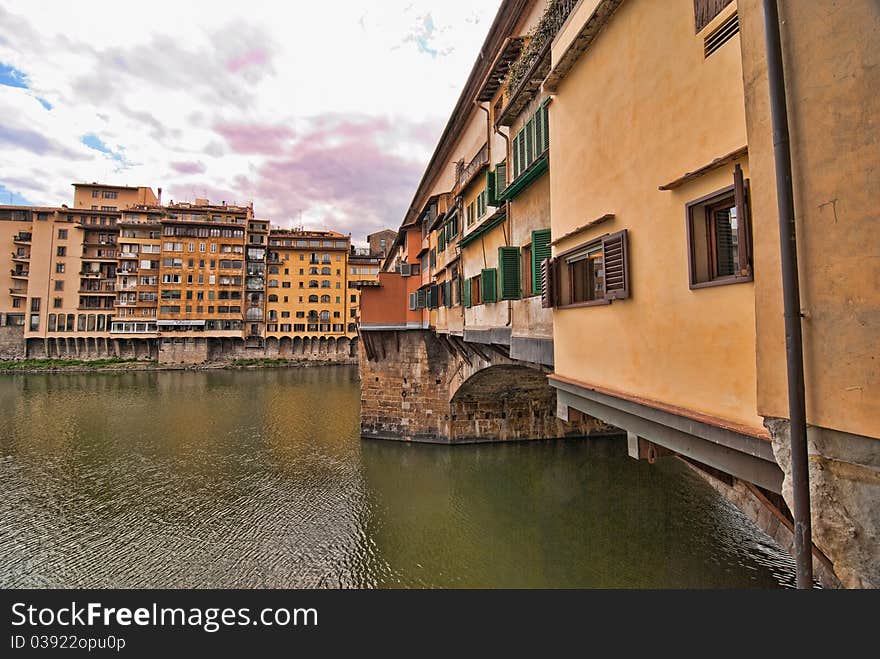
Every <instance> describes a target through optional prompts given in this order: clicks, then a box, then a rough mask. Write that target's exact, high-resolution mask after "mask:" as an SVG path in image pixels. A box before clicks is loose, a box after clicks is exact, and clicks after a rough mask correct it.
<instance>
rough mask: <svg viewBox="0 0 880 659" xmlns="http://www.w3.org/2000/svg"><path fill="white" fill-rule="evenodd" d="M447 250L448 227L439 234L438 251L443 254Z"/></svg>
mask: <svg viewBox="0 0 880 659" xmlns="http://www.w3.org/2000/svg"><path fill="white" fill-rule="evenodd" d="M445 249H446V227H445V226H444V227H443V228H442V229H440V231H439V232H438V234H437V251H438V252H442V251H443V250H445Z"/></svg>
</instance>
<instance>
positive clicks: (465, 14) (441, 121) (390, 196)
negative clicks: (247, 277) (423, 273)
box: [0, 0, 500, 241]
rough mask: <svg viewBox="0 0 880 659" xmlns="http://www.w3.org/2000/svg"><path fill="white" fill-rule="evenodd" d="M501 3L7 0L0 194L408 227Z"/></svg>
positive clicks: (0, 67)
mask: <svg viewBox="0 0 880 659" xmlns="http://www.w3.org/2000/svg"><path fill="white" fill-rule="evenodd" d="M499 4H500V0H443V1H442V2H437V1H436V0H435V1H433V2H427V1H425V0H401V1H398V0H372V1H370V2H368V1H362V2H355V1H354V0H335V1H332V2H308V3H306V2H282V1H281V0H273V1H271V2H263V1H260V0H248V1H247V2H241V1H236V2H228V1H225V0H222V1H221V0H215V1H214V2H208V1H199V2H181V1H180V0H177V1H174V2H166V1H164V0H162V1H154V2H150V3H138V4H136V3H131V2H119V1H118V0H114V1H112V2H104V1H98V0H81V1H79V2H57V1H49V0H3V3H2V5H0V203H10V202H11V203H19V204H45V205H59V204H61V203H68V204H69V203H71V201H72V197H73V189H72V188H71V187H70V184H71V183H73V182H75V181H100V182H107V183H114V184H119V185H148V186H151V187H152V188H153V189H154V190H155V189H156V188H158V187H161V188H162V189H163V193H162V195H163V201H165V202H167V201H169V200H171V199H173V200H175V201H186V200H193V199H194V198H195V197H207V198H209V199H210V200H211V201H212V202H218V203H219V202H220V201H224V200H225V201H227V202H229V203H247V202H249V201H253V202H254V208H255V211H256V213H257V215H258V216H260V217H266V218H268V219H270V220H272V222H273V223H276V224H278V225H280V226H295V225H299V224H300V223H302V224H303V225H304V226H306V227H307V228H308V227H325V226H326V227H328V228H332V229H336V230H339V231H343V232H344V233H348V232H351V234H352V237H353V238H354V239H355V240H357V241H361V240H362V239H363V237H364V236H365V235H366V234H367V233H369V232H371V231H374V230H377V229H380V228H384V227H392V228H396V227H397V226H398V225H399V223H400V220H401V219H402V217H403V213H404V210H405V208H406V206H407V205H408V204H409V202H410V201H411V199H412V196H413V193H414V191H415V186H416V185H417V183H418V181H419V179H420V178H421V174H422V172H423V170H424V168H425V165H426V164H427V160H428V158H429V157H430V155H431V152H432V151H433V148H434V146H435V144H436V141H437V139H438V138H439V136H440V133H441V131H442V129H443V126H444V125H445V123H446V120H447V118H448V116H449V113H450V112H451V111H452V107H453V106H454V104H455V101H456V100H457V99H458V94H459V92H460V91H461V88H462V86H463V85H464V81H465V78H466V77H467V74H468V73H469V71H470V68H471V66H472V65H473V63H474V60H475V58H476V56H477V53H478V52H479V49H480V46H481V45H482V43H483V39H484V38H485V36H486V33H487V32H488V30H489V26H490V24H491V22H492V19H493V18H494V15H495V12H496V10H497V8H498V6H499Z"/></svg>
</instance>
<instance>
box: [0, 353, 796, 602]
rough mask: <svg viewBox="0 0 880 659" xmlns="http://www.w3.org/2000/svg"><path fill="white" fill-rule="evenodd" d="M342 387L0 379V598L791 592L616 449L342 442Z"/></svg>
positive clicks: (685, 475) (311, 372) (355, 392)
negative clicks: (3, 591) (8, 592)
mask: <svg viewBox="0 0 880 659" xmlns="http://www.w3.org/2000/svg"><path fill="white" fill-rule="evenodd" d="M358 405H359V386H358V380H357V370H356V369H354V368H352V367H324V368H302V369H268V370H248V371H195V372H181V371H177V372H168V371H166V372H137V373H133V372H132V373H84V374H45V375H44V374H22V375H3V376H0V453H2V458H0V483H2V497H0V555H2V556H3V562H2V565H0V586H2V587H4V588H9V587H12V588H17V587H36V588H44V587H58V588H79V587H97V588H144V587H157V588H201V587H215V588H267V587H275V588H299V587H331V588H336V587H344V588H350V587H354V588H373V587H381V588H389V587H419V588H421V587H441V588H456V587H488V588H493V587H523V588H536V587H549V588H557V587H586V588H611V587H613V588H749V587H758V588H775V587H780V586H784V587H790V586H792V585H793V582H794V565H793V563H792V561H791V560H790V558H789V557H788V556H787V555H786V554H784V553H783V552H782V551H781V550H780V549H779V548H778V547H777V546H776V545H775V544H774V543H773V541H772V540H771V539H770V538H769V537H768V536H766V535H765V534H764V533H763V532H761V531H760V530H759V529H758V528H757V527H755V525H754V524H752V523H751V521H749V520H748V519H747V518H746V517H745V516H744V515H743V514H741V513H740V512H739V511H738V510H737V509H736V508H735V507H734V506H733V505H731V504H729V503H728V502H727V501H726V500H724V499H723V498H721V497H720V496H719V495H718V494H716V492H715V491H714V490H713V489H712V488H711V487H709V486H708V485H707V484H706V483H704V482H703V481H702V480H701V479H700V478H698V477H697V476H695V475H693V474H692V473H691V472H690V471H689V469H688V468H687V467H685V466H684V465H682V464H681V463H679V462H677V461H676V460H673V459H666V460H661V461H659V462H658V463H657V464H655V465H648V464H646V463H644V462H637V461H635V460H631V459H630V458H628V457H627V456H626V446H625V441H621V440H614V439H601V440H583V439H580V440H579V439H573V440H563V441H542V442H522V443H511V444H483V445H476V446H457V447H449V446H428V445H409V444H403V443H397V442H381V441H375V440H361V439H360V437H359V433H358Z"/></svg>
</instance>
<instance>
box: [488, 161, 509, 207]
mask: <svg viewBox="0 0 880 659" xmlns="http://www.w3.org/2000/svg"><path fill="white" fill-rule="evenodd" d="M506 187H507V162H500V163H498V164H497V165H496V166H495V194H496V199H495V203H493V204H492V205H493V206H497V205H498V199H497V196H500V195H501V193H502V192H504V189H505V188H506ZM490 203H491V202H490Z"/></svg>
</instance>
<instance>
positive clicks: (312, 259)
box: [266, 229, 354, 341]
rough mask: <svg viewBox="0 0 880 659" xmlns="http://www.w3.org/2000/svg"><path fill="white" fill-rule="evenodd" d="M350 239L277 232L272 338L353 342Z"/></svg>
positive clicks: (270, 287) (269, 294) (269, 305)
mask: <svg viewBox="0 0 880 659" xmlns="http://www.w3.org/2000/svg"><path fill="white" fill-rule="evenodd" d="M349 248H350V239H349V237H348V236H345V235H343V234H341V233H337V232H335V231H301V230H296V229H272V230H271V231H270V232H269V250H268V260H267V275H266V299H267V302H266V313H267V317H266V335H267V336H268V337H273V338H275V339H277V340H281V339H283V338H286V339H288V340H293V339H294V338H298V339H300V340H302V339H303V338H310V339H314V340H320V339H322V338H323V339H324V340H325V341H326V340H327V339H330V338H333V339H338V338H344V337H349V338H350V337H351V336H352V335H353V334H354V332H350V331H349V329H350V328H349V327H348V326H347V322H346V319H347V318H348V317H349V313H348V309H349V306H350V303H349V299H348V297H347V293H348V255H349Z"/></svg>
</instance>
